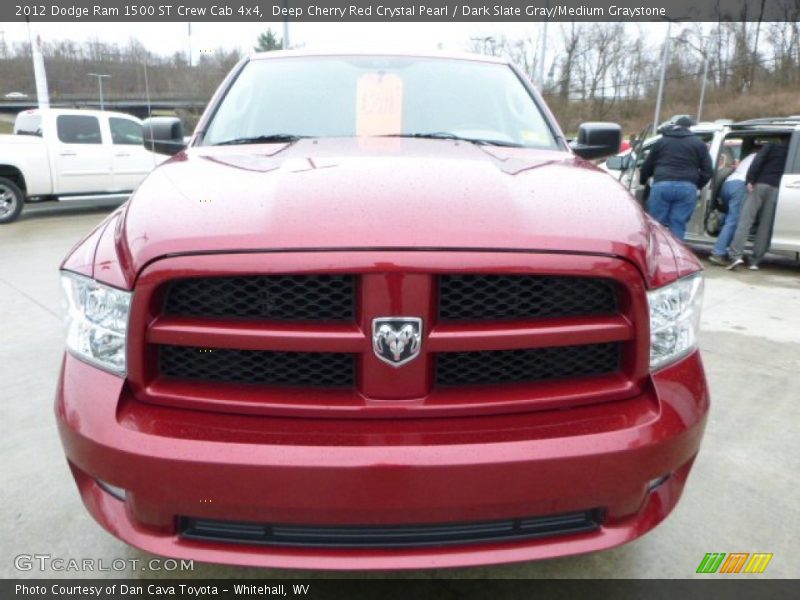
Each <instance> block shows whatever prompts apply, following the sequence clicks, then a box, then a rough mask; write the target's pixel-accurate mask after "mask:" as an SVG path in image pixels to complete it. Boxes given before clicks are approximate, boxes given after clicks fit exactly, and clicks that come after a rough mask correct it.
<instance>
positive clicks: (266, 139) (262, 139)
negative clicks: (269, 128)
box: [212, 133, 310, 146]
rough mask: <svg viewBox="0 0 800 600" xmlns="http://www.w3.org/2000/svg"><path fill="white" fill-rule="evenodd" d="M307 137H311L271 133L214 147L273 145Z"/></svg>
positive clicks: (221, 143)
mask: <svg viewBox="0 0 800 600" xmlns="http://www.w3.org/2000/svg"><path fill="white" fill-rule="evenodd" d="M307 137H310V136H307V135H294V134H291V133H271V134H269V135H256V136H253V137H241V138H234V139H232V140H225V141H224V142H217V143H216V144H212V146H238V145H240V144H273V143H281V142H296V141H297V140H300V139H303V138H307Z"/></svg>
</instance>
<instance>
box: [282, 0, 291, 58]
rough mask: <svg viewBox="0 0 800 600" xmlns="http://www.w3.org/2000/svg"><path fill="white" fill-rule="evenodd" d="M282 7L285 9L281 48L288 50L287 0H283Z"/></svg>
mask: <svg viewBox="0 0 800 600" xmlns="http://www.w3.org/2000/svg"><path fill="white" fill-rule="evenodd" d="M283 7H284V8H285V9H286V15H287V16H286V17H284V19H283V44H282V46H283V49H284V50H288V49H289V46H290V43H289V16H288V15H289V0H283Z"/></svg>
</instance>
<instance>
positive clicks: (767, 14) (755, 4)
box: [0, 0, 800, 22]
mask: <svg viewBox="0 0 800 600" xmlns="http://www.w3.org/2000/svg"><path fill="white" fill-rule="evenodd" d="M798 10H800V9H798V3H797V0H725V1H720V0H657V1H655V2H653V1H645V0H601V1H599V2H598V1H591V0H583V1H581V0H501V1H496V0H350V1H347V0H332V1H331V0H328V1H314V0H272V1H269V0H155V1H154V0H2V2H0V21H15V20H24V19H28V20H30V21H32V22H36V21H39V22H44V21H57V22H78V21H88V22H125V21H131V22H142V21H149V22H159V21H162V22H163V21H220V22H243V21H251V22H259V21H262V22H275V21H284V20H288V21H292V22H380V21H382V22H403V21H406V22H408V21H417V22H425V21H430V22H447V21H454V22H455V21H462V22H469V21H476V22H478V21H479V22H492V21H494V22H514V21H516V22H526V21H531V22H532V21H630V22H636V21H639V22H643V21H787V20H797V19H798Z"/></svg>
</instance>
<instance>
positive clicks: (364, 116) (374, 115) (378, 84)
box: [356, 73, 403, 135]
mask: <svg viewBox="0 0 800 600" xmlns="http://www.w3.org/2000/svg"><path fill="white" fill-rule="evenodd" d="M402 126H403V80H402V79H400V77H398V76H397V75H381V74H376V73H370V74H367V75H362V76H361V77H359V79H358V89H357V91H356V134H357V135H390V134H393V133H400V132H401V131H402Z"/></svg>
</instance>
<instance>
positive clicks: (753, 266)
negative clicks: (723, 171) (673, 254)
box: [728, 139, 789, 271]
mask: <svg viewBox="0 0 800 600" xmlns="http://www.w3.org/2000/svg"><path fill="white" fill-rule="evenodd" d="M788 154H789V146H788V144H787V143H786V140H783V139H781V140H778V141H777V142H772V143H769V144H767V145H765V146H764V147H763V148H761V150H759V152H758V154H757V155H756V157H755V158H754V159H753V162H752V163H751V164H750V168H749V169H748V170H747V177H746V180H747V189H748V192H749V194H748V196H747V199H746V200H745V202H744V206H743V207H742V212H741V215H740V216H739V224H738V225H737V226H736V233H735V234H734V236H733V241H732V242H731V245H730V248H729V249H728V254H729V256H730V259H731V264H729V265H728V270H729V271H732V270H734V269H736V267H738V266H739V265H743V264H744V259H743V258H742V255H743V253H744V245H745V242H746V241H747V236H748V235H749V234H750V229H751V228H752V227H753V223H754V222H755V220H756V219H759V221H758V230H757V231H756V239H755V242H754V243H753V253H752V254H751V256H750V260H749V261H748V262H749V263H750V266H749V269H750V270H751V271H758V263H760V262H761V259H762V258H764V255H765V254H766V253H767V251H768V250H769V246H770V243H771V241H772V225H773V223H774V221H775V207H776V206H777V204H778V186H779V185H780V183H781V177H783V170H784V169H785V168H786V157H787V156H788Z"/></svg>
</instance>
